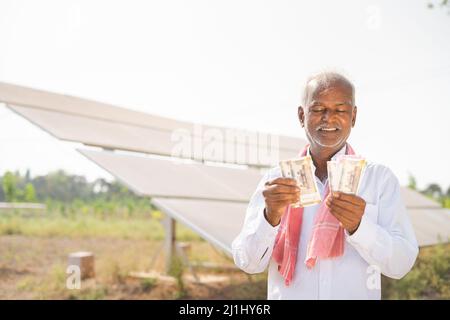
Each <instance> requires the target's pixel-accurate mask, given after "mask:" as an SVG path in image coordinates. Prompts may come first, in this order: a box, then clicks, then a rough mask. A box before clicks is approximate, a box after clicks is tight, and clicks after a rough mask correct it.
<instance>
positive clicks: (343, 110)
mask: <svg viewBox="0 0 450 320" xmlns="http://www.w3.org/2000/svg"><path fill="white" fill-rule="evenodd" d="M337 112H347V110H345V109H338V110H337Z"/></svg>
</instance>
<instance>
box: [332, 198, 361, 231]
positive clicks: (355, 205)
mask: <svg viewBox="0 0 450 320" xmlns="http://www.w3.org/2000/svg"><path fill="white" fill-rule="evenodd" d="M325 203H326V205H327V206H328V208H330V212H331V214H332V215H333V216H335V217H336V219H338V220H339V222H340V223H341V225H342V227H343V228H344V229H346V230H347V231H348V233H349V234H353V233H354V232H355V231H356V230H357V229H358V227H359V224H360V223H361V218H362V216H363V214H364V209H365V208H366V201H364V199H363V198H361V197H358V196H356V195H353V194H348V193H343V192H332V194H330V195H329V196H328V198H327V199H326V202H325Z"/></svg>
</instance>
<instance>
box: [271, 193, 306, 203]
mask: <svg viewBox="0 0 450 320" xmlns="http://www.w3.org/2000/svg"><path fill="white" fill-rule="evenodd" d="M299 199H300V197H299V196H298V195H295V194H287V193H278V194H269V195H267V196H266V201H298V200H299Z"/></svg>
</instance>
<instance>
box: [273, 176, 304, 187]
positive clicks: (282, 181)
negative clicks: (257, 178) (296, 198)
mask: <svg viewBox="0 0 450 320" xmlns="http://www.w3.org/2000/svg"><path fill="white" fill-rule="evenodd" d="M273 184H283V185H286V186H297V181H295V180H294V179H292V178H281V177H280V178H276V179H274V180H271V181H267V182H266V185H268V186H270V185H273Z"/></svg>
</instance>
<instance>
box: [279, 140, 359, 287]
mask: <svg viewBox="0 0 450 320" xmlns="http://www.w3.org/2000/svg"><path fill="white" fill-rule="evenodd" d="M308 147H309V145H307V146H306V147H305V149H304V150H303V151H302V152H301V153H300V156H301V157H303V156H305V155H306V153H307V150H308ZM346 154H348V155H354V154H355V152H354V151H353V149H352V147H350V145H349V144H347V148H346ZM328 194H329V188H328V183H327V184H326V185H325V195H324V197H323V199H322V202H321V203H320V207H319V209H318V210H317V212H316V215H315V217H314V224H313V230H312V234H311V239H310V240H309V243H308V249H307V251H306V259H305V264H306V266H307V267H308V268H313V267H314V265H315V264H316V260H317V258H321V259H328V258H335V257H340V256H342V255H343V254H344V229H343V228H342V227H341V225H340V224H339V221H338V220H337V219H336V218H335V217H334V216H333V215H332V214H331V213H330V211H329V209H328V207H327V206H326V205H325V201H324V200H325V199H326V198H327V196H328ZM302 220H303V208H292V207H291V206H288V207H287V208H286V212H285V214H284V215H283V217H282V218H281V225H280V229H279V230H278V234H277V237H276V238H275V245H274V249H273V253H272V257H273V259H274V260H275V262H276V263H277V264H278V271H279V272H280V274H281V275H282V276H283V278H284V280H285V284H286V286H288V285H289V284H290V283H291V281H292V278H293V276H294V271H295V264H296V262H297V252H298V244H299V239H300V231H301V228H302Z"/></svg>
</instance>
